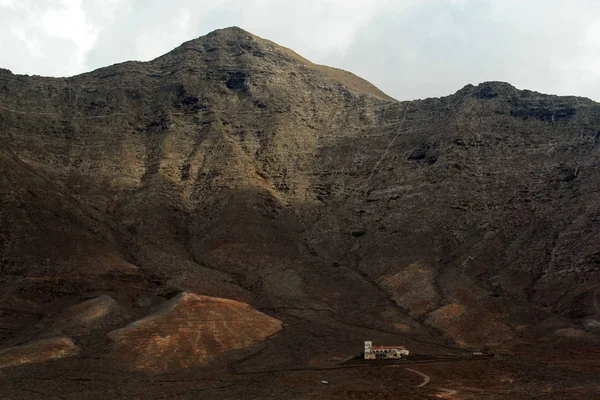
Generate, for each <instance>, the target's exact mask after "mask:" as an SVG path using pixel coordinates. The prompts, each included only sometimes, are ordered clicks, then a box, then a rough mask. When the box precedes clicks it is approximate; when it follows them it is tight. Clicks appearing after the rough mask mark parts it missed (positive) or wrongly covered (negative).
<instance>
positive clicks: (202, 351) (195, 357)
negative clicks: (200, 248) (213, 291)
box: [108, 293, 281, 373]
mask: <svg viewBox="0 0 600 400" xmlns="http://www.w3.org/2000/svg"><path fill="white" fill-rule="evenodd" d="M280 330H281V321H278V320H276V319H274V318H271V317H269V316H267V315H265V314H263V313H260V312H258V311H256V310H254V309H253V308H251V307H250V306H249V305H248V304H244V303H240V302H237V301H234V300H227V299H221V298H216V297H208V296H196V295H193V294H190V293H182V294H181V295H179V296H177V297H175V298H174V299H172V300H171V301H169V302H168V304H166V305H165V306H164V309H163V310H162V311H160V312H158V313H156V314H153V315H150V316H148V317H146V318H144V319H140V320H138V321H135V322H133V323H132V324H130V325H128V326H126V327H125V328H122V329H119V330H116V331H113V332H110V333H109V334H108V337H109V338H110V339H111V340H112V341H114V342H115V344H116V346H115V349H114V352H113V357H115V358H116V359H118V360H119V361H120V362H122V363H124V364H125V365H127V366H128V367H129V368H131V369H134V370H137V371H142V372H147V373H156V372H165V371H169V370H179V369H183V368H190V367H198V366H204V365H207V364H209V363H210V362H211V361H214V360H215V359H216V358H217V357H218V356H219V355H221V354H223V353H226V352H228V351H232V350H242V349H245V348H248V347H251V346H252V345H255V344H257V343H260V342H263V341H265V340H266V339H268V338H269V337H270V336H272V335H274V334H275V333H277V332H279V331H280Z"/></svg>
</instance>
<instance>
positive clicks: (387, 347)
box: [371, 346, 408, 350]
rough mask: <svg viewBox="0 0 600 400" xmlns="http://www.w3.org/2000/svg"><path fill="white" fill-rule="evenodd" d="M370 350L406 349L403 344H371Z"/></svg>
mask: <svg viewBox="0 0 600 400" xmlns="http://www.w3.org/2000/svg"><path fill="white" fill-rule="evenodd" d="M371 350H408V349H407V348H406V347H404V346H371Z"/></svg>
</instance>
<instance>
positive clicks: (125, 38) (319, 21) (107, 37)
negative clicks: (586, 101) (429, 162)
mask: <svg viewBox="0 0 600 400" xmlns="http://www.w3.org/2000/svg"><path fill="white" fill-rule="evenodd" d="M233 25H236V26H239V27H241V28H243V29H246V30H247V31H250V32H252V33H254V34H256V35H258V36H261V37H264V38H267V39H270V40H272V41H274V42H277V43H279V44H281V45H284V46H286V47H290V48H292V49H294V50H295V51H296V52H298V53H300V54H301V55H303V56H305V57H306V58H308V59H310V60H311V61H314V62H317V63H320V64H327V65H331V66H334V67H338V68H343V69H346V70H349V71H351V72H354V73H356V74H358V75H360V76H362V77H364V78H366V79H367V80H369V81H371V82H372V83H374V84H375V85H377V86H378V87H379V88H381V89H382V90H383V91H385V92H386V93H388V94H390V95H391V96H393V97H395V98H397V99H399V100H407V99H415V98H425V97H432V96H436V97H437V96H444V95H448V94H451V93H454V92H455V91H456V90H458V89H460V88H461V87H463V86H465V85H466V84H468V83H472V84H477V83H480V82H483V81H489V80H499V81H507V82H510V83H512V84H513V85H515V86H517V87H518V88H522V89H531V90H537V91H541V92H545V93H555V94H574V95H580V96H586V97H590V98H592V99H594V100H600V1H597V0H373V1H368V0H303V1H291V0H290V1H285V0H0V38H1V39H0V67H4V68H8V69H10V70H11V71H13V72H14V73H19V74H30V75H32V74H37V75H47V76H70V75H74V74H77V73H81V72H85V71H89V70H93V69H96V68H99V67H102V66H106V65H110V64H114V63H117V62H122V61H127V60H150V59H153V58H155V57H158V56H159V55H161V54H163V53H166V52H168V51H169V50H171V49H173V48H174V47H176V46H178V45H180V44H181V43H182V42H184V41H187V40H190V39H192V38H195V37H198V36H202V35H205V34H207V33H208V32H210V31H212V30H215V29H218V28H224V27H228V26H233Z"/></svg>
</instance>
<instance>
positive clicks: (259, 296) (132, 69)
mask: <svg viewBox="0 0 600 400" xmlns="http://www.w3.org/2000/svg"><path fill="white" fill-rule="evenodd" d="M599 141H600V106H599V105H598V104H597V103H595V102H593V101H591V100H588V99H584V98H577V97H557V96H549V95H543V94H540V93H536V92H531V91H527V90H517V89H516V88H514V87H513V86H511V85H509V84H506V83H500V82H487V83H483V84H480V85H478V86H472V85H468V86H466V87H464V88H463V89H461V90H460V91H458V92H457V93H455V94H453V95H450V96H448V97H444V98H435V99H427V100H419V101H412V102H397V101H395V100H393V99H391V98H389V97H388V96H386V95H385V94H383V93H382V92H381V91H379V90H378V89H377V88H375V87H373V86H372V85H370V84H369V83H368V82H366V81H364V80H362V79H360V78H358V77H356V76H354V75H352V74H350V73H347V72H345V71H340V70H336V69H332V68H328V67H324V66H318V65H315V64H312V63H310V62H309V61H307V60H305V59H303V58H302V57H300V56H298V55H297V54H295V53H293V52H292V51H291V50H288V49H285V48H282V47H280V46H277V45H275V44H274V43H272V42H269V41H267V40H264V39H261V38H258V37H256V36H254V35H251V34H249V33H248V32H245V31H243V30H241V29H238V28H230V29H225V30H220V31H216V32H213V33H211V34H209V35H207V36H205V37H202V38H199V39H196V40H192V41H190V42H186V43H184V44H182V45H181V46H180V47H178V48H177V49H175V50H173V51H172V52H170V53H168V54H166V55H164V56H162V57H159V58H157V59H155V60H153V61H150V62H147V63H141V62H127V63H123V64H118V65H113V66H110V67H107V68H102V69H99V70H97V71H93V72H90V73H86V74H82V75H78V76H74V77H70V78H61V79H55V78H42V77H28V76H21V75H14V74H12V73H10V72H9V71H6V70H2V71H0V270H1V272H2V274H1V279H2V280H0V289H1V290H0V293H1V294H0V307H1V308H2V313H0V323H1V324H2V325H3V326H4V327H6V328H7V329H4V330H0V340H8V339H14V338H16V337H19V335H20V334H21V332H22V331H23V330H26V329H27V328H29V327H30V326H32V325H35V324H36V322H38V320H39V319H41V318H43V316H44V315H45V313H47V312H56V310H62V308H63V307H65V305H71V304H75V303H77V302H79V300H80V298H81V297H82V296H85V298H90V297H95V296H98V295H103V294H106V295H110V296H113V297H115V298H117V297H119V298H123V299H126V301H130V304H134V303H135V307H137V309H145V307H147V306H149V305H150V304H158V302H159V301H164V300H165V299H166V298H170V297H172V296H173V295H174V294H176V293H179V292H182V291H187V292H193V293H197V294H201V295H206V296H216V297H226V298H229V299H235V300H237V301H241V302H245V303H249V304H251V305H252V306H254V307H256V308H257V309H260V310H265V312H269V313H271V312H272V313H274V314H275V315H276V316H277V318H281V319H283V316H286V315H287V314H285V313H289V312H291V311H289V310H296V311H295V312H296V314H295V316H294V317H289V315H288V316H287V318H288V320H286V322H289V325H290V329H286V330H284V331H283V332H282V334H281V336H282V337H286V336H285V335H290V336H289V341H290V344H289V346H288V347H286V349H285V350H282V351H288V350H289V351H295V352H297V354H306V353H310V351H311V349H310V348H306V347H303V346H302V345H298V346H296V342H297V340H308V339H306V338H308V337H311V336H310V335H309V334H308V333H307V332H309V330H308V328H306V324H308V323H322V324H325V325H327V324H329V325H328V327H320V328H311V329H313V330H312V331H310V332H312V334H313V335H328V334H330V331H329V329H330V328H331V327H332V326H334V327H339V324H344V325H343V326H344V332H345V333H347V336H345V337H346V339H343V340H347V342H344V341H343V340H342V339H340V341H339V342H338V343H339V345H340V346H342V345H343V346H346V343H350V342H352V343H353V342H356V341H358V342H360V341H361V340H362V339H360V337H356V336H352V335H353V334H352V329H356V327H357V326H366V327H371V328H373V327H374V328H376V329H378V332H380V333H381V332H390V331H392V332H397V331H399V330H398V329H396V328H395V327H399V326H400V327H403V328H402V330H403V331H406V332H411V335H413V334H414V335H421V336H420V337H421V338H424V337H427V338H428V339H427V340H429V342H431V343H441V342H443V341H444V340H446V339H447V338H449V339H450V340H452V341H454V342H457V343H459V344H461V345H465V346H484V345H499V344H501V343H504V344H506V343H507V342H509V341H510V340H512V338H514V337H515V336H517V335H525V333H523V330H525V331H526V330H527V329H529V328H523V327H532V326H535V325H536V324H538V323H541V322H543V321H545V320H547V319H548V318H556V317H559V318H561V319H562V320H564V321H566V322H565V323H566V324H567V325H568V324H569V323H572V322H573V323H579V322H581V321H586V320H587V319H589V318H592V317H594V318H595V317H596V316H597V315H598V310H597V308H598V305H597V304H598V301H597V300H596V299H597V298H598V296H597V292H598V290H597V287H598V285H599V284H600V253H599V250H598V246H597V238H598V237H599V235H600V224H599V221H600V190H599V188H600V168H598V165H599V163H600V146H599V145H598V142H599ZM148 296H150V297H151V298H152V299H154V300H153V302H154V303H151V302H149V301H145V302H143V303H140V302H139V301H138V300H135V299H147V298H150V297H148ZM161 299H162V300H161ZM136 301H137V303H136ZM211 301H212V302H216V303H215V304H217V305H218V307H217V306H216V305H215V307H217V308H219V309H221V308H224V309H226V310H228V311H227V312H232V313H233V312H234V311H232V309H231V307H229V305H227V304H229V303H219V302H217V301H216V300H214V301H213V300H211ZM208 303H210V302H209V300H207V299H206V298H202V297H201V298H195V297H194V298H188V297H184V298H181V299H179V300H178V301H177V302H176V303H174V304H173V305H172V310H174V311H169V312H166V313H164V314H159V315H157V316H156V317H153V318H151V319H149V320H141V321H140V322H139V326H140V327H141V328H140V329H143V332H145V333H144V335H145V336H143V337H144V338H145V339H144V340H143V341H141V342H137V339H138V338H137V337H136V334H137V333H136V332H140V330H139V329H134V328H135V326H134V327H130V328H127V329H125V330H122V331H117V332H115V333H113V334H111V337H114V338H115V340H116V342H117V343H121V344H122V345H123V346H125V347H124V348H125V349H127V350H126V351H125V350H124V353H123V354H129V355H128V356H127V357H128V358H126V359H125V358H124V360H125V361H126V362H127V363H129V364H130V365H132V366H133V367H134V368H141V369H151V370H155V369H156V370H161V369H163V368H171V367H176V366H186V365H191V364H188V363H195V362H197V360H201V361H200V362H201V363H204V362H207V361H208V360H210V359H211V357H212V355H213V354H218V353H219V352H220V351H221V350H222V351H226V350H228V349H229V347H228V346H229V344H231V346H234V347H233V348H236V347H235V346H236V345H234V344H233V343H237V342H236V340H238V339H235V337H233V336H232V337H231V338H229V339H227V343H229V344H228V345H223V347H219V346H221V345H219V344H218V341H217V336H210V335H209V336H208V337H212V339H210V340H211V341H212V340H214V343H213V344H211V346H213V345H214V349H212V348H211V349H208V350H206V349H204V348H203V347H198V346H196V345H195V344H193V343H191V342H190V341H189V340H188V339H185V340H183V343H184V344H182V345H184V346H185V348H186V349H187V350H189V351H190V352H192V353H193V354H195V358H194V360H195V361H191V360H188V359H185V360H184V359H181V360H180V359H177V360H173V362H172V364H169V363H167V364H163V361H164V360H162V359H160V357H161V356H160V355H161V354H164V351H168V350H167V349H172V348H173V346H175V344H174V341H173V340H171V339H169V340H167V341H166V342H165V341H159V338H160V337H166V336H158V337H154V338H150V336H149V335H150V332H153V331H156V332H162V333H161V334H160V335H174V336H173V337H174V338H176V337H178V336H177V334H176V333H175V332H174V331H173V332H171V331H169V330H168V329H167V327H161V326H159V325H157V322H156V321H161V320H162V319H165V318H174V320H175V321H176V322H177V324H178V325H177V326H180V327H182V328H181V329H184V330H186V329H188V330H189V329H191V330H194V329H196V328H198V329H204V328H202V325H198V324H196V323H195V322H190V323H191V324H192V325H189V326H188V325H186V324H187V322H186V318H187V316H188V315H190V316H193V315H200V314H201V313H202V312H204V311H200V310H204V308H206V307H208V306H207V305H206V304H208ZM140 304H141V305H144V307H142V306H141V305H140ZM210 304H212V303H210ZM211 307H212V306H211ZM208 308H210V307H208ZM233 308H235V307H233ZM235 310H238V308H235ZM266 310H270V311H266ZM236 312H237V311H236ZM244 312H248V313H249V314H248V316H245V317H243V318H242V319H243V320H244V319H246V318H249V317H250V316H251V315H255V314H254V311H252V312H250V311H248V310H246V311H244ZM240 313H241V311H240ZM299 313H317V314H310V315H309V316H306V315H305V314H299ZM242 314H244V313H242ZM259 315H260V314H259ZM298 315H299V316H298ZM317 315H318V316H317ZM325 316H328V318H329V319H326V318H325ZM260 318H265V320H266V321H271V320H269V319H267V317H264V316H261V317H260ZM307 321H308V322H307ZM322 321H325V322H322ZM327 321H329V322H327ZM481 321H487V322H484V323H482V322H481ZM564 321H563V322H564ZM211 323H212V322H211ZM215 324H217V327H219V326H220V325H218V324H219V323H217V322H215ZM336 324H337V325H336ZM268 326H269V327H270V328H269V329H266V330H265V331H264V332H263V331H261V332H256V333H252V334H251V335H249V336H248V337H247V338H243V337H242V338H239V343H245V344H246V343H250V342H252V341H254V340H258V339H257V338H258V337H264V336H268V334H269V332H271V331H272V330H274V329H275V327H276V323H275V322H268ZM492 328H493V329H492ZM496 328H497V329H496ZM517 328H518V329H517ZM219 329H221V328H220V327H219ZM222 329H224V330H223V335H225V333H224V332H225V330H226V328H225V327H222ZM231 329H233V328H231ZM305 329H306V331H305ZM331 329H333V328H331ZM336 329H337V328H336ZM492 330H493V331H494V332H492ZM286 331H289V332H290V333H288V332H286ZM291 332H296V333H293V334H292V333H291ZM314 332H317V333H314ZM495 332H496V333H495ZM498 332H499V333H498ZM536 332H537V331H536ZM552 332H553V331H549V332H548V335H552ZM103 334H104V333H103ZM293 335H298V336H293ZM357 335H358V334H357ZM360 335H363V333H362V332H361V333H360ZM444 335H445V336H446V339H445V338H444V337H443V336H444ZM225 337H227V335H225ZM298 338H302V339H298ZM134 339H135V341H136V342H135V343H138V344H139V346H140V347H139V348H137V349H136V347H135V346H133V345H131V343H133V341H134ZM160 340H163V339H160ZM207 340H208V339H207ZM403 340H404V339H403ZM406 340H408V339H406ZM211 343H212V342H211ZM307 343H308V342H307ZM245 344H244V346H245ZM161 346H162V347H161ZM306 346H310V345H308V344H307V345H306ZM149 348H153V349H155V350H153V351H154V353H153V352H148V349H149ZM215 349H219V350H215ZM205 351H206V353H205ZM315 351H316V350H315ZM148 354H154V355H152V356H150V355H148ZM294 354H296V353H294Z"/></svg>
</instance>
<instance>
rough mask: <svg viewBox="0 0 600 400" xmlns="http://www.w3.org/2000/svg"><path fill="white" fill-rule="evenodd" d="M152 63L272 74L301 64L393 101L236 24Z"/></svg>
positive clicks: (366, 84)
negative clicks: (268, 72)
mask: <svg viewBox="0 0 600 400" xmlns="http://www.w3.org/2000/svg"><path fill="white" fill-rule="evenodd" d="M186 60H187V61H186ZM155 62H157V63H165V64H169V65H171V64H178V63H182V62H186V63H190V62H191V63H192V64H194V65H195V66H202V65H204V66H205V67H207V68H211V69H215V68H216V69H219V68H231V67H235V68H241V69H244V70H248V69H253V68H254V69H257V70H261V71H266V70H272V72H274V73H282V71H284V70H286V69H289V68H297V67H299V66H301V67H303V68H305V69H308V70H312V71H313V72H317V73H319V74H321V75H322V76H324V77H325V78H326V79H329V80H333V81H335V83H338V84H341V85H343V86H345V87H346V88H348V89H349V90H352V91H354V92H358V93H363V94H367V95H370V96H375V97H378V98H379V99H383V100H394V99H393V98H391V97H389V96H388V95H386V94H385V93H383V92H382V91H381V90H379V89H378V88H377V87H375V86H374V85H372V84H371V83H370V82H368V81H366V80H365V79H362V78H360V77H358V76H356V75H354V74H353V73H351V72H348V71H345V70H342V69H338V68H333V67H328V66H324V65H319V64H315V63H313V62H312V61H309V60H308V59H306V58H304V57H302V56H301V55H299V54H297V53H296V52H294V51H293V50H291V49H289V48H287V47H284V46H281V45H279V44H277V43H275V42H272V41H270V40H268V39H263V38H261V37H259V36H256V35H254V34H252V33H250V32H248V31H245V30H244V29H242V28H239V27H237V26H232V27H229V28H223V29H218V30H215V31H212V32H210V33H208V34H207V35H205V36H200V37H198V38H196V39H193V40H190V41H187V42H184V43H183V44H181V46H179V47H177V48H175V49H174V50H172V51H170V52H169V53H167V54H165V55H163V56H161V57H158V58H157V59H156V60H155ZM292 65H295V67H292ZM286 66H287V67H286ZM290 72H291V70H290Z"/></svg>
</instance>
